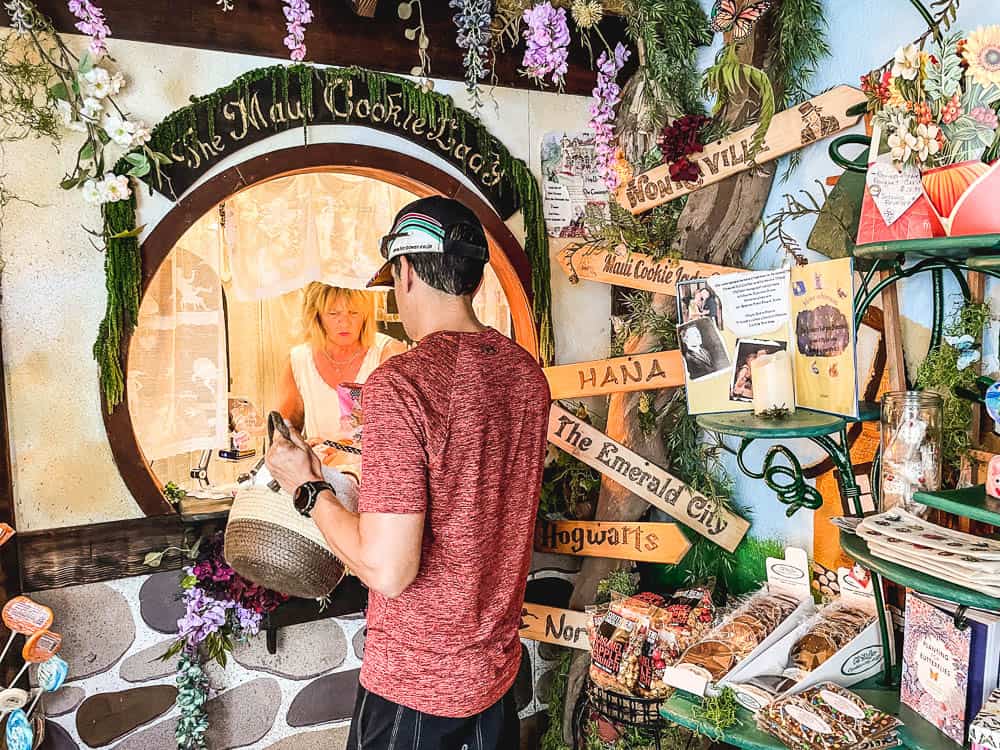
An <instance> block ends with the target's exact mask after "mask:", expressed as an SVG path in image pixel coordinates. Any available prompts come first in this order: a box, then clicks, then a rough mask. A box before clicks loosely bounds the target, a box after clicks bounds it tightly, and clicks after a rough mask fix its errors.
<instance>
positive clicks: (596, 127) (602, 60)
mask: <svg viewBox="0 0 1000 750" xmlns="http://www.w3.org/2000/svg"><path fill="white" fill-rule="evenodd" d="M629 54H630V53H629V51H628V49H626V47H625V45H623V44H622V43H621V42H619V43H618V44H617V45H615V51H614V54H613V55H612V56H611V57H608V52H607V50H605V51H604V52H602V53H601V56H600V57H598V58H597V86H596V87H595V88H594V99H593V102H592V103H591V105H590V125H589V127H590V131H591V132H592V133H593V134H594V152H595V156H596V157H597V165H598V168H599V169H600V171H601V176H602V177H604V182H605V184H606V185H607V186H608V190H611V191H614V190H617V189H618V186H619V184H620V179H619V177H618V171H617V170H616V169H615V168H614V167H615V146H614V140H615V128H614V121H615V106H616V105H617V104H618V101H619V99H621V93H622V92H621V89H620V88H619V86H618V83H617V81H616V79H617V78H618V73H620V72H621V69H622V68H623V67H624V66H625V61H626V60H628V58H629Z"/></svg>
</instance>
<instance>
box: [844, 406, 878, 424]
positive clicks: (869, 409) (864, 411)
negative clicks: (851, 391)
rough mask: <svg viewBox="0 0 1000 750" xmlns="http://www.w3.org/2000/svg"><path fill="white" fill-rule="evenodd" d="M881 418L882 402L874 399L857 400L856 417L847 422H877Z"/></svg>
mask: <svg viewBox="0 0 1000 750" xmlns="http://www.w3.org/2000/svg"><path fill="white" fill-rule="evenodd" d="M881 418H882V404H879V403H877V402H875V401H858V418H857V419H848V420H847V421H848V422H878V421H879V419H881Z"/></svg>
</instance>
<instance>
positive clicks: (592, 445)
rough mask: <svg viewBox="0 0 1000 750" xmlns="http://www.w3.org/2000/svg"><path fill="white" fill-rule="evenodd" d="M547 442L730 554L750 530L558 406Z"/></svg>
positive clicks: (741, 520)
mask: <svg viewBox="0 0 1000 750" xmlns="http://www.w3.org/2000/svg"><path fill="white" fill-rule="evenodd" d="M549 442H550V443H552V444H553V445H555V446H558V447H559V448H562V449H563V450H564V451H566V452H567V453H570V454H572V455H573V456H575V457H576V458H578V459H580V460H581V461H583V463H585V464H587V465H588V466H592V467H593V468H595V469H597V470H598V471H599V472H601V474H603V475H604V476H606V477H608V478H609V479H612V480H614V481H615V482H618V484H620V485H622V486H623V487H625V488H627V489H628V490H630V491H632V492H634V493H635V494H636V495H638V496H639V497H641V498H642V499H643V500H645V501H646V502H648V503H649V504H650V505H654V506H656V507H657V508H659V509H660V510H662V511H663V512H664V513H667V514H669V515H670V516H672V517H673V518H675V519H677V520H678V521H680V522H681V523H683V524H685V525H686V526H689V527H690V528H692V529H694V530H695V531H697V532H698V533H699V534H701V535H702V536H705V537H707V538H708V539H711V540H712V541H713V542H715V543H716V544H718V545H719V546H720V547H722V548H724V549H726V550H729V551H730V552H732V551H733V550H734V549H736V546H737V545H738V544H739V543H740V540H741V539H743V536H744V535H745V534H746V533H747V530H748V529H749V528H750V522H749V521H747V520H746V519H744V518H740V517H739V516H737V515H736V514H734V513H732V512H730V511H728V510H726V509H724V508H720V507H719V506H718V503H715V502H713V501H712V500H709V499H708V498H707V497H705V496H704V495H702V494H701V493H699V492H696V491H695V490H693V489H692V488H691V487H689V486H688V485H686V484H684V483H683V482H682V481H681V480H680V479H678V478H677V477H675V476H673V475H672V474H670V473H669V472H667V471H666V469H663V468H661V467H659V466H657V465H656V464H654V463H652V462H650V461H647V460H646V459H645V458H643V457H642V456H640V455H639V454H638V453H635V452H633V451H631V450H629V449H628V448H626V447H625V446H624V445H622V444H621V443H618V442H616V441H614V440H612V439H611V438H609V437H608V436H607V435H605V434H604V433H603V432H601V431H600V430H597V429H595V428H594V427H591V426H590V425H589V424H587V423H586V422H584V421H583V420H582V419H580V418H579V417H577V416H575V415H574V414H572V413H570V412H569V411H567V410H566V409H564V408H562V407H561V406H560V405H559V404H552V408H551V410H550V411H549Z"/></svg>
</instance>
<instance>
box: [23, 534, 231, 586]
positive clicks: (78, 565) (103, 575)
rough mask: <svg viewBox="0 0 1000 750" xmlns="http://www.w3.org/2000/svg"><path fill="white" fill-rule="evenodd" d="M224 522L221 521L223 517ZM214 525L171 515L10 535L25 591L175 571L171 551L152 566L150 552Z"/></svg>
mask: <svg viewBox="0 0 1000 750" xmlns="http://www.w3.org/2000/svg"><path fill="white" fill-rule="evenodd" d="M223 523H224V522H223ZM215 528H220V524H219V523H218V522H211V521H209V522H205V523H184V522H183V521H182V520H181V518H180V517H179V516H177V515H169V516H167V515H164V516H148V517H146V518H135V519H130V520H127V521H111V522H109V523H97V524H89V525H87V526H68V527H66V528H61V529H45V530H43V531H25V532H21V533H19V534H18V535H17V536H15V537H14V541H16V542H17V545H18V550H19V553H20V561H21V580H22V583H23V588H24V590H25V591H40V590H42V589H55V588H63V587H65V586H76V585H79V584H81V583H99V582H100V581H113V580H115V579H118V578H130V577H132V576H138V575H146V574H149V573H156V572H157V571H160V570H176V569H177V568H180V567H181V566H182V565H183V564H184V562H185V560H186V558H185V557H184V556H183V554H182V553H180V552H177V551H172V552H170V553H168V554H166V555H165V556H164V557H163V562H162V563H161V564H160V566H159V567H158V568H151V567H150V566H148V565H146V563H145V558H146V555H147V554H148V553H150V552H161V551H163V550H165V549H166V548H167V547H183V546H184V545H185V539H186V541H187V542H188V543H191V542H194V540H195V539H197V538H198V536H199V535H201V534H203V533H205V532H207V531H211V530H213V529H215Z"/></svg>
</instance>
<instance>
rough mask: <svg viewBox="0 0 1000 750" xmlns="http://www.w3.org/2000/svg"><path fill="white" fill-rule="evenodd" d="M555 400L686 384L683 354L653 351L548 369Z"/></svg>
mask: <svg viewBox="0 0 1000 750" xmlns="http://www.w3.org/2000/svg"><path fill="white" fill-rule="evenodd" d="M545 377H546V378H547V379H548V381H549V391H550V392H551V394H552V400H553V401H554V400H556V399H560V398H582V397H583V396H603V395H606V394H608V393H622V392H625V391H648V390H651V389H653V388H669V387H671V386H679V385H684V365H683V363H682V362H681V353H680V352H679V351H677V350H672V351H669V352H651V353H650V354H636V355H633V356H631V357H615V358H614V359H595V360H593V361H590V362H578V363H577V364H575V365H557V366H555V367H546V368H545Z"/></svg>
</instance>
